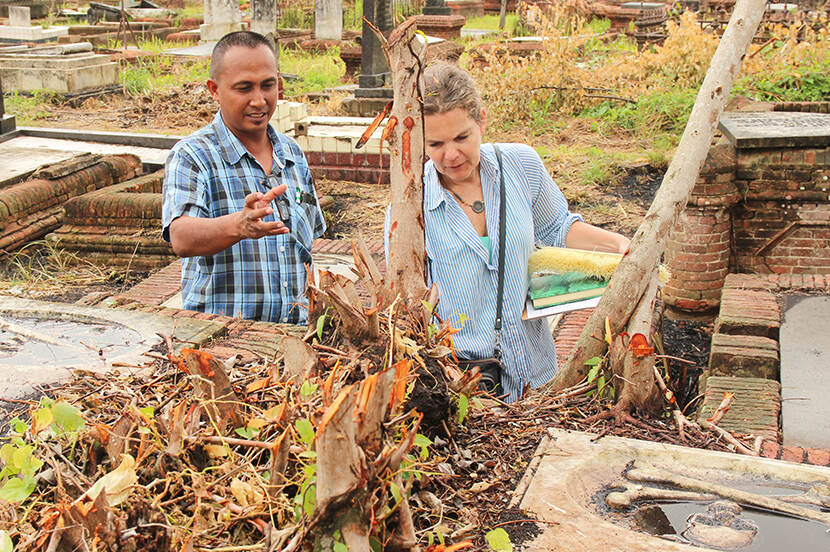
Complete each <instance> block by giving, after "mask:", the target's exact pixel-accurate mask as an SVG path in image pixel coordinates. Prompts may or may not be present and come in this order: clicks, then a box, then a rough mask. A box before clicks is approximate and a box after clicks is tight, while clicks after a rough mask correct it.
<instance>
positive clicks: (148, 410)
mask: <svg viewBox="0 0 830 552" xmlns="http://www.w3.org/2000/svg"><path fill="white" fill-rule="evenodd" d="M138 411H139V412H141V413H142V414H144V415H145V416H147V417H148V418H152V417H153V416H155V415H156V409H155V408H153V407H152V406H145V407H143V408H139V409H138Z"/></svg>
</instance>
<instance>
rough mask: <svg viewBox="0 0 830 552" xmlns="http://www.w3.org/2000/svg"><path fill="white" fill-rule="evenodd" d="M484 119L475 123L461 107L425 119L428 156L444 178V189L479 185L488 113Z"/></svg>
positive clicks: (482, 111) (482, 115)
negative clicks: (447, 186) (445, 186)
mask: <svg viewBox="0 0 830 552" xmlns="http://www.w3.org/2000/svg"><path fill="white" fill-rule="evenodd" d="M480 119H481V120H480V121H475V120H474V119H473V118H472V117H470V115H469V114H468V113H467V111H466V110H465V109H463V108H460V107H457V108H455V109H453V110H452V111H447V112H445V113H439V114H436V115H427V116H426V117H424V137H425V142H426V154H427V155H428V156H429V158H430V159H432V162H433V163H434V164H435V168H436V170H438V173H439V174H441V175H442V176H443V179H442V180H443V183H444V185H447V184H469V183H478V166H479V162H480V160H481V150H480V146H481V135H482V134H483V133H484V128H485V118H484V109H482V110H481V117H480Z"/></svg>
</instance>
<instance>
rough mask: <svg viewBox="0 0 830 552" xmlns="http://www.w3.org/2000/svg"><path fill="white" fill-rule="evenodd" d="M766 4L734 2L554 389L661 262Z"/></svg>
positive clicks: (579, 370)
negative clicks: (648, 197) (656, 183)
mask: <svg viewBox="0 0 830 552" xmlns="http://www.w3.org/2000/svg"><path fill="white" fill-rule="evenodd" d="M764 5H765V2H764V0H738V2H737V4H736V5H735V10H734V11H733V12H732V17H731V18H730V19H729V24H728V25H727V28H726V31H725V32H724V34H723V37H722V38H721V41H720V44H719V45H718V48H717V51H716V52H715V55H714V56H713V57H712V61H711V63H710V65H709V70H708V71H707V73H706V77H705V79H704V80H703V84H702V85H701V87H700V90H699V92H698V95H697V99H696V100H695V105H694V108H693V109H692V113H691V115H690V116H689V122H688V124H687V125H686V129H685V131H684V132H683V137H682V138H681V139H680V144H679V145H678V147H677V151H676V153H675V155H674V158H673V159H672V161H671V164H670V165H669V168H668V169H667V171H666V175H665V177H664V179H663V184H662V185H661V186H660V189H659V190H658V191H657V195H656V196H655V198H654V201H653V203H652V204H651V207H650V208H649V210H648V212H647V213H646V216H645V218H644V219H643V222H642V223H641V224H640V227H639V228H638V229H637V232H636V234H635V235H634V239H633V240H632V242H631V247H630V252H629V254H627V255H626V256H625V257H623V260H622V262H621V263H620V266H619V267H618V268H617V270H616V272H615V273H614V275H613V277H612V278H611V282H610V284H609V286H608V289H607V290H606V291H605V293H604V294H603V296H602V299H601V300H600V303H599V305H597V308H596V309H595V310H594V312H593V314H592V315H591V317H590V319H589V320H588V322H587V324H586V325H585V328H584V329H583V330H582V334H581V335H580V337H579V341H578V342H577V344H576V347H575V349H574V351H573V353H572V354H571V356H570V358H568V361H567V363H566V364H565V366H564V367H563V369H562V370H560V371H559V373H558V374H557V375H556V377H555V378H554V379H553V380H552V382H551V383H550V384H549V385H551V386H552V388H553V390H554V391H555V392H558V391H561V390H563V389H566V388H568V387H571V386H573V385H575V384H577V383H579V382H580V381H581V380H582V379H584V378H585V377H586V375H587V373H588V369H587V367H586V366H585V361H586V360H588V359H590V358H592V357H595V356H602V354H603V353H604V352H605V342H604V340H603V339H602V338H601V336H602V332H603V326H604V324H605V319H606V318H608V319H609V321H610V325H611V330H612V332H613V334H617V333H619V332H620V331H622V329H623V328H625V327H626V326H627V325H628V320H629V318H630V317H631V314H632V312H633V311H634V309H635V307H636V306H637V305H638V303H639V302H640V298H641V297H642V296H643V293H644V291H645V289H646V287H647V286H648V285H649V282H650V279H649V278H647V277H645V276H646V275H649V274H651V271H652V270H653V269H654V267H655V266H657V263H658V262H659V261H660V257H661V256H662V255H663V252H664V250H665V248H666V241H667V240H668V236H669V232H670V230H671V228H672V226H674V224H675V222H676V221H677V218H678V217H679V216H680V213H681V212H682V211H683V208H684V207H685V206H686V201H687V200H688V198H689V194H690V193H691V191H692V188H694V185H695V181H696V179H697V176H698V174H699V173H700V168H701V167H702V166H703V163H704V161H705V160H706V155H707V154H708V152H709V146H710V144H711V142H712V137H713V136H714V134H715V130H716V129H717V125H718V120H719V119H720V115H721V113H722V112H723V108H724V106H725V105H726V101H727V99H728V98H729V93H730V91H731V90H732V85H733V84H734V81H735V77H736V75H737V74H738V71H739V70H740V68H741V62H742V60H743V58H744V56H745V55H746V52H747V49H748V47H749V44H750V42H751V40H752V37H753V35H754V34H755V31H756V30H757V28H758V24H759V23H760V21H761V16H762V15H763V13H764Z"/></svg>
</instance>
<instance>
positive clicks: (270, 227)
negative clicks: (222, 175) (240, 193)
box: [238, 184, 289, 239]
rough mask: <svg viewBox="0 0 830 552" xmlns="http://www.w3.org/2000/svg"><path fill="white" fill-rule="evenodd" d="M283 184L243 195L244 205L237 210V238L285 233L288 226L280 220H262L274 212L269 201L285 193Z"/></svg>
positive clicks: (254, 237) (255, 237)
mask: <svg viewBox="0 0 830 552" xmlns="http://www.w3.org/2000/svg"><path fill="white" fill-rule="evenodd" d="M285 190H286V186H285V184H280V185H279V186H276V187H275V188H271V189H270V190H268V191H267V192H265V193H264V194H263V193H262V192H253V193H251V194H248V195H247V196H245V207H244V208H243V209H242V211H240V212H239V230H238V235H239V239H245V238H253V239H257V238H261V237H263V236H276V235H278V234H287V233H288V232H289V230H288V228H286V227H285V225H284V224H283V223H282V222H281V221H275V222H264V221H263V220H262V219H263V218H265V217H267V216H268V215H270V214H271V213H273V212H274V209H272V208H271V202H272V201H274V199H276V198H277V197H279V196H281V195H282V194H284V193H285Z"/></svg>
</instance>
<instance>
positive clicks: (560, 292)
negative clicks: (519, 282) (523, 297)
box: [530, 272, 608, 309]
mask: <svg viewBox="0 0 830 552" xmlns="http://www.w3.org/2000/svg"><path fill="white" fill-rule="evenodd" d="M607 287H608V282H607V281H606V280H602V279H600V278H590V277H588V276H585V274H583V273H581V272H567V273H564V274H546V275H543V276H534V277H533V278H531V279H530V299H531V301H533V308H537V309H538V308H542V307H550V306H553V305H561V304H564V303H572V302H574V301H581V300H583V299H591V298H593V297H599V296H600V295H602V293H603V292H604V291H605V288H607Z"/></svg>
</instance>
